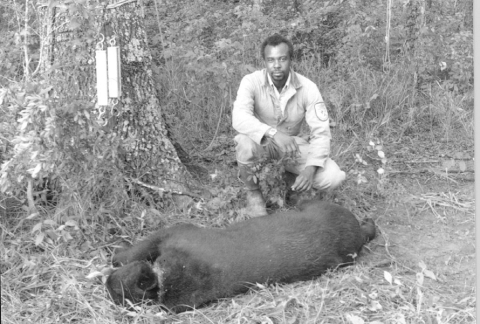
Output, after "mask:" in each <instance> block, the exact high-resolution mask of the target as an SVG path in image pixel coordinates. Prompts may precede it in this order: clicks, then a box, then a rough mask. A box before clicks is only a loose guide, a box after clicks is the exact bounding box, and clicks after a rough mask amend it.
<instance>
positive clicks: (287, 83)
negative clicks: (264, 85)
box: [267, 70, 292, 92]
mask: <svg viewBox="0 0 480 324" xmlns="http://www.w3.org/2000/svg"><path fill="white" fill-rule="evenodd" d="M291 76H292V71H291V70H290V73H288V78H287V82H285V85H284V86H283V89H288V87H289V86H290V78H291ZM267 79H268V84H270V86H271V87H274V86H275V85H274V84H273V81H272V78H271V77H270V74H268V73H267ZM283 89H281V90H280V91H279V92H282V91H283Z"/></svg>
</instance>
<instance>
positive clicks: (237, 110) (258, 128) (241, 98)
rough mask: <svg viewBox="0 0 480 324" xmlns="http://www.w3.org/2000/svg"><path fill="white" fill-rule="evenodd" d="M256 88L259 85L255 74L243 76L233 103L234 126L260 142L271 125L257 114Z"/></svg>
mask: <svg viewBox="0 0 480 324" xmlns="http://www.w3.org/2000/svg"><path fill="white" fill-rule="evenodd" d="M256 88H258V85H255V80H253V75H246V76H245V77H243V79H242V81H241V82H240V86H239V88H238V92H237V98H236V99H235V102H234V104H233V111H232V126H233V128H234V129H235V130H236V131H237V132H239V133H240V134H245V135H247V136H248V137H250V138H251V139H252V140H253V141H254V142H256V143H257V144H260V142H261V140H262V138H263V136H264V135H265V133H266V132H267V130H268V129H269V128H270V126H268V125H267V124H265V123H262V122H261V121H260V120H259V119H258V118H257V117H256V116H255V112H254V111H255V109H254V108H255V95H256Z"/></svg>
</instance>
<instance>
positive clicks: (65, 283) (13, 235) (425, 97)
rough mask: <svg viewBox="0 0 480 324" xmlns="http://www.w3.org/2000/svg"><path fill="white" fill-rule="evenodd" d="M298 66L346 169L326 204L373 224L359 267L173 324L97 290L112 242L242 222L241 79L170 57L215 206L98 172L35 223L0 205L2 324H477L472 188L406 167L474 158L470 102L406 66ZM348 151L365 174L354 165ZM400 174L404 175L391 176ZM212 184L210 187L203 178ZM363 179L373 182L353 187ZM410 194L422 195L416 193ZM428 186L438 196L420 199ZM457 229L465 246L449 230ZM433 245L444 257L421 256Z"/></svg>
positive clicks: (187, 129)
mask: <svg viewBox="0 0 480 324" xmlns="http://www.w3.org/2000/svg"><path fill="white" fill-rule="evenodd" d="M255 53H256V51H255ZM157 54H158V53H157ZM154 56H156V57H158V56H159V55H154ZM216 63H217V64H220V62H216ZM199 66H202V65H201V64H200V65H199ZM205 66H207V65H205ZM208 67H211V66H208ZM295 69H296V70H297V71H299V72H300V73H302V74H304V75H306V76H307V77H309V78H311V79H312V80H313V81H315V82H316V83H317V84H318V85H319V88H320V90H321V92H322V95H323V96H324V99H325V101H326V102H327V107H328V108H329V111H330V115H331V118H332V120H333V121H334V122H335V127H333V128H332V134H333V142H332V157H333V158H334V159H335V160H336V161H337V163H338V164H339V165H340V166H341V167H342V168H343V169H344V170H346V171H347V172H349V177H348V180H347V181H346V183H345V185H344V186H343V187H342V189H341V190H339V191H338V192H336V193H335V194H332V195H330V196H328V197H327V198H328V199H331V200H334V201H336V202H338V203H340V204H342V205H345V206H347V207H348V208H350V209H351V210H353V211H354V213H355V214H356V215H357V216H359V217H360V218H361V217H365V216H369V217H374V219H375V221H376V223H377V226H378V229H379V235H378V237H377V238H376V239H375V240H374V241H373V242H371V243H369V244H368V245H367V247H366V248H365V249H364V251H363V253H362V255H361V256H360V258H359V260H358V263H357V264H356V265H355V266H352V267H349V268H345V269H340V270H338V271H332V272H330V273H328V274H326V275H324V276H322V277H320V278H318V279H315V280H311V281H307V282H300V283H294V284H289V285H274V286H269V287H264V286H262V285H258V286H257V289H255V290H252V291H250V292H249V293H247V294H244V295H240V296H237V297H235V298H228V299H223V300H221V301H219V302H216V303H212V304H210V305H207V306H206V307H203V308H200V309H196V310H192V311H190V312H185V313H182V314H177V315H171V314H166V313H165V312H163V311H162V310H161V309H160V307H159V306H158V305H141V306H138V307H137V311H130V310H127V309H125V308H122V307H118V306H116V305H114V304H113V303H112V302H111V300H110V299H109V297H108V293H107V291H106V289H105V287H104V285H103V283H104V282H105V279H106V276H107V275H108V273H109V271H110V267H109V264H110V258H111V253H112V251H113V249H114V247H115V245H116V244H117V243H118V242H119V240H120V239H126V240H131V241H135V240H137V239H139V238H140V237H143V236H145V235H147V234H148V233H150V232H152V231H153V230H154V229H155V228H158V227H161V226H168V225H171V224H174V223H177V222H190V223H194V224H197V225H201V226H226V225H228V224H229V223H232V222H236V221H241V220H242V219H244V218H245V217H248V215H245V214H244V212H243V209H242V208H243V204H244V202H243V199H242V192H241V190H240V184H239V182H238V181H237V179H236V175H235V167H234V161H235V157H234V152H233V140H232V138H233V134H234V131H233V130H232V128H231V126H230V125H231V107H232V103H233V100H234V99H235V95H236V89H237V87H238V84H239V82H240V79H241V77H242V76H243V75H244V74H245V71H243V70H241V69H240V68H238V69H234V70H233V71H230V72H229V74H228V77H229V79H228V82H225V83H226V86H225V87H223V88H222V87H220V86H219V84H220V82H219V79H218V76H219V75H218V74H215V73H217V72H218V71H220V70H215V69H213V70H212V71H213V72H212V71H210V72H209V71H206V70H202V71H195V70H193V71H192V70H189V69H187V68H185V66H184V64H183V63H182V62H181V61H178V60H175V59H169V60H167V62H166V63H165V64H164V65H161V66H158V67H156V73H155V79H156V83H157V86H158V89H159V96H160V101H161V107H162V109H163V113H164V114H165V116H166V120H167V123H168V124H169V125H170V128H171V131H172V133H173V136H174V137H175V138H176V139H177V140H178V141H179V142H180V143H181V144H182V146H183V147H184V148H185V149H186V151H188V152H190V154H191V157H192V160H193V162H192V163H196V164H199V165H201V166H203V167H204V168H205V169H206V170H208V174H206V175H205V174H204V175H203V176H200V177H199V178H200V179H201V182H203V184H204V185H205V186H207V187H208V188H209V189H210V190H211V191H212V192H213V193H214V195H215V197H214V198H213V199H211V200H210V201H206V202H205V204H204V205H203V207H201V208H195V206H199V204H190V205H188V206H187V207H186V208H179V206H175V204H173V203H172V204H166V206H163V208H160V206H158V205H155V204H152V202H151V201H150V202H145V201H142V200H140V199H139V200H128V199H129V198H127V197H128V196H127V194H126V193H125V192H124V191H123V190H122V189H121V187H122V186H119V185H117V186H116V185H115V184H114V183H115V181H117V182H116V183H121V182H122V179H116V180H115V181H113V180H112V178H111V175H110V174H109V170H110V169H108V168H107V170H103V169H101V168H99V169H92V178H90V179H77V180H76V181H74V183H69V184H68V185H69V186H70V187H71V189H72V191H71V192H72V196H71V197H73V199H71V200H70V201H69V202H68V203H67V204H64V205H61V206H60V208H57V209H56V210H52V209H51V208H48V207H44V208H39V214H37V215H31V214H30V213H28V212H27V211H25V210H24V209H22V207H21V206H22V202H20V203H19V202H18V201H14V199H13V198H12V197H0V204H1V205H2V206H4V207H7V208H6V209H4V210H1V209H0V212H2V217H1V222H0V255H1V257H2V258H1V261H0V272H1V283H2V285H1V312H2V323H30V322H32V323H53V322H56V323H57V322H58V323H70V322H76V323H107V324H108V323H153V322H155V323H291V324H294V323H352V324H358V323H372V324H373V323H376V324H379V323H385V324H386V323H438V324H440V323H469V322H470V323H473V322H475V315H474V312H475V304H476V299H475V291H474V288H472V287H470V286H469V285H470V284H471V283H472V281H471V280H472V274H471V273H470V272H469V266H470V265H471V258H472V257H471V255H472V253H471V246H470V244H471V241H472V240H473V236H472V233H471V232H467V231H468V228H471V227H472V226H473V225H472V224H473V222H474V219H473V209H474V206H473V196H471V195H468V194H464V193H459V192H458V190H459V189H465V188H466V189H467V190H468V188H469V187H468V184H469V183H468V182H466V181H464V180H459V179H458V178H455V179H456V180H455V179H454V177H455V175H450V177H451V178H450V179H445V178H443V177H439V176H438V175H437V174H435V173H429V172H426V173H421V174H415V173H414V172H413V171H415V170H418V169H419V166H418V165H413V166H412V164H409V163H408V161H410V160H420V159H426V158H433V157H434V158H435V159H437V160H438V159H439V154H444V155H445V154H450V155H454V153H455V152H466V151H470V150H471V149H472V146H473V100H472V98H471V96H469V95H468V94H459V93H456V92H452V91H449V90H447V89H445V87H444V86H442V85H441V84H438V83H433V84H431V85H429V87H427V88H423V89H421V90H420V89H417V87H416V85H415V84H413V77H412V74H411V72H410V70H409V67H408V66H405V65H403V64H398V65H394V66H393V67H392V69H391V70H390V71H389V72H388V73H383V72H379V71H374V70H372V69H370V68H368V67H365V66H358V67H354V68H350V71H349V72H348V73H347V75H348V77H347V78H345V79H341V78H338V77H337V70H336V68H335V66H330V67H329V68H326V67H325V66H324V65H322V64H321V62H320V61H318V60H317V59H316V58H311V59H309V60H303V61H302V60H300V61H297V62H296V63H295ZM196 73H198V74H199V75H202V76H203V77H204V78H199V75H197V74H196ZM202 73H203V74H202ZM218 73H219V72H218ZM207 76H208V77H207ZM215 77H217V78H215ZM220 77H222V75H220ZM200 81H201V82H200ZM0 95H1V93H0ZM0 109H1V110H0V127H1V128H2V130H5V131H3V132H2V134H0V141H1V147H0V154H5V153H6V152H7V143H8V142H9V141H10V139H11V137H12V136H13V133H14V127H13V126H12V125H14V124H15V123H14V120H15V116H14V115H12V114H11V112H10V111H8V110H6V108H5V107H4V106H1V105H0ZM370 140H374V141H376V142H381V143H382V145H383V146H384V148H385V149H384V151H385V154H386V156H387V159H388V162H387V165H386V169H387V172H386V175H385V176H379V175H378V174H377V173H376V169H377V167H378V166H379V162H378V160H375V156H374V155H373V154H371V152H369V151H368V149H367V148H368V142H369V141H370ZM440 140H441V141H442V142H439V141H440ZM356 154H359V155H361V156H362V157H363V158H364V159H365V160H368V162H369V163H368V165H367V166H365V165H361V164H359V163H358V162H356V161H355V159H354V156H355V155H356ZM401 168H402V169H401ZM398 169H400V171H401V172H402V173H395V172H393V171H398ZM389 171H392V172H391V173H389ZM427 171H428V170H427ZM361 172H363V173H361ZM214 174H215V176H216V177H215V179H213V178H214V177H213V176H211V177H210V176H209V175H214ZM359 174H362V175H363V176H364V177H366V178H367V180H368V182H367V183H363V184H358V183H357V179H358V175H359ZM95 179H96V180H97V182H95V181H94V180H95ZM98 179H102V181H98ZM452 179H453V180H454V181H452ZM417 184H418V185H420V184H421V186H420V187H421V188H420V189H419V188H417V189H413V188H414V187H416V186H417ZM431 184H436V186H434V187H433V188H431V189H427V188H423V186H429V185H431ZM80 193H81V194H80ZM215 198H217V200H215ZM127 202H128V204H127ZM199 207H200V206H199ZM39 224H40V225H39ZM452 224H453V225H452ZM454 225H458V227H455V226H454ZM457 228H458V229H457ZM428 230H431V231H432V232H434V233H433V234H432V235H433V236H432V237H433V238H430V236H428V235H429V234H430V233H429V232H428ZM460 230H462V231H463V232H461V233H460V234H461V235H460V234H459V233H456V232H455V231H460ZM418 238H421V240H420V239H419V240H418V241H415V239H418ZM449 239H450V240H449ZM430 240H431V241H430ZM452 241H458V242H457V243H456V244H457V245H455V246H454V248H452V249H453V250H452V251H453V252H449V251H447V250H445V249H442V247H443V246H448V245H452V244H453V243H452ZM427 243H428V244H430V243H431V244H432V246H433V247H434V248H435V249H437V250H438V251H437V252H436V253H434V254H432V255H429V254H427V252H428V246H427V245H428V244H427ZM422 244H423V245H422ZM417 245H422V249H423V250H422V249H419V250H416V249H415V248H416V247H417ZM410 250H411V251H410ZM409 251H410V252H409ZM432 253H433V252H432ZM432 274H433V276H432ZM452 278H453V279H452Z"/></svg>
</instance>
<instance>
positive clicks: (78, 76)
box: [41, 0, 191, 192]
mask: <svg viewBox="0 0 480 324" xmlns="http://www.w3.org/2000/svg"><path fill="white" fill-rule="evenodd" d="M81 3H82V2H78V3H76V4H71V5H68V7H67V8H66V10H65V7H62V6H59V7H57V8H48V9H45V11H44V16H43V18H44V20H43V30H42V36H41V38H42V40H43V41H44V44H46V46H44V47H43V48H42V55H41V57H42V58H43V60H42V64H43V67H42V70H43V71H52V73H51V74H50V76H53V77H52V78H51V79H55V80H60V82H57V83H55V84H54V89H53V93H54V94H53V97H55V98H56V99H57V101H59V102H62V101H64V100H65V101H66V102H67V103H69V104H70V103H72V102H75V101H78V103H79V105H81V107H73V108H69V109H78V111H79V112H81V111H82V109H85V108H86V106H87V107H88V111H89V113H88V112H85V113H83V114H85V115H89V116H88V118H89V120H90V121H91V122H92V123H94V122H95V120H98V124H100V126H99V127H101V129H102V131H103V132H105V133H106V134H111V135H112V136H116V137H117V138H119V139H120V143H121V145H120V146H121V147H120V148H119V154H118V159H119V160H120V163H119V164H118V165H120V166H121V169H122V172H123V174H124V176H125V178H126V179H129V180H132V181H133V182H134V183H136V184H137V185H138V184H141V185H142V186H145V185H146V184H148V185H152V186H155V187H157V190H158V189H164V190H165V191H167V192H184V191H188V190H189V184H191V176H190V174H189V172H188V171H187V170H186V168H185V167H184V165H183V164H182V163H181V161H180V160H179V158H178V156H177V152H176V150H175V148H174V146H173V145H172V142H171V141H170V140H169V138H168V137H167V131H166V128H165V125H164V121H163V117H162V113H161V110H160V106H159V103H158V99H157V93H156V89H155V87H154V85H153V79H152V70H151V62H152V57H151V54H150V50H149V48H148V46H147V39H146V32H145V29H144V23H143V20H144V12H143V9H144V8H143V7H142V1H132V0H123V1H111V0H110V1H109V2H108V5H105V4H104V1H102V2H101V1H96V3H95V5H93V7H92V6H91V5H90V7H87V8H85V7H84V6H83V5H82V4H81ZM90 3H91V2H90ZM101 3H103V5H101ZM102 39H103V41H102ZM112 39H114V42H115V45H117V46H120V49H121V50H120V58H121V80H122V82H121V83H122V88H121V96H120V98H119V100H118V103H117V104H115V105H114V104H113V103H112V102H109V105H108V106H106V107H99V106H98V105H96V102H97V93H96V92H97V91H96V70H95V57H96V56H95V50H96V46H99V45H102V46H103V49H106V48H107V47H108V46H111V45H112V44H113V43H110V42H111V41H112ZM104 108H106V109H105V110H103V109H104ZM79 112H77V113H79ZM102 112H104V114H102ZM79 114H80V113H79ZM82 116H83V115H82ZM87 124H88V123H87ZM85 127H87V126H85ZM78 136H79V138H80V140H81V135H80V134H79V135H78ZM93 158H97V157H96V156H94V157H93Z"/></svg>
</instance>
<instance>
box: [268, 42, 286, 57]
mask: <svg viewBox="0 0 480 324" xmlns="http://www.w3.org/2000/svg"><path fill="white" fill-rule="evenodd" d="M285 55H287V56H288V45H287V44H285V43H280V44H278V45H275V46H272V45H267V46H266V47H265V57H277V56H285Z"/></svg>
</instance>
